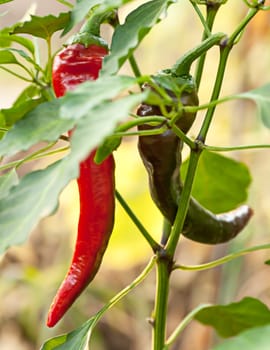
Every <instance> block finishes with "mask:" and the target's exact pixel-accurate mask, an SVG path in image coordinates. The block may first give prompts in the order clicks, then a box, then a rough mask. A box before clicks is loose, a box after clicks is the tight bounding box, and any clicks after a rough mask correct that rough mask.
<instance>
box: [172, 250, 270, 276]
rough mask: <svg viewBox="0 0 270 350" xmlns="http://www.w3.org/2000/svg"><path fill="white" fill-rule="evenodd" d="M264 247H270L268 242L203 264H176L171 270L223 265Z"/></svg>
mask: <svg viewBox="0 0 270 350" xmlns="http://www.w3.org/2000/svg"><path fill="white" fill-rule="evenodd" d="M265 249H270V244H262V245H257V246H254V247H251V248H246V249H242V250H239V251H237V252H234V253H231V254H228V255H226V256H224V257H222V258H219V259H216V260H213V261H210V262H209V263H205V264H200V265H180V264H176V265H175V266H174V267H173V270H186V271H202V270H207V269H212V268H213V267H217V266H219V265H223V264H225V263H227V262H229V261H231V260H234V259H236V258H239V257H241V256H243V255H246V254H249V253H251V252H255V251H257V250H265Z"/></svg>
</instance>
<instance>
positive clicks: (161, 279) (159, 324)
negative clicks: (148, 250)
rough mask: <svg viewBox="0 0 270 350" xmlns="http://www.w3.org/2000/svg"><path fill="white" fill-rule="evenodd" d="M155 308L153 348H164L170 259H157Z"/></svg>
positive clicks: (158, 349) (159, 349) (157, 349)
mask: <svg viewBox="0 0 270 350" xmlns="http://www.w3.org/2000/svg"><path fill="white" fill-rule="evenodd" d="M156 271H157V272H156V273H157V282H156V298H155V309H154V313H153V335H152V337H153V342H152V350H162V349H163V348H164V344H165V340H166V319H167V305H168V294H169V278H170V271H171V269H170V261H169V260H167V259H164V258H162V257H159V258H158V259H157V270H156Z"/></svg>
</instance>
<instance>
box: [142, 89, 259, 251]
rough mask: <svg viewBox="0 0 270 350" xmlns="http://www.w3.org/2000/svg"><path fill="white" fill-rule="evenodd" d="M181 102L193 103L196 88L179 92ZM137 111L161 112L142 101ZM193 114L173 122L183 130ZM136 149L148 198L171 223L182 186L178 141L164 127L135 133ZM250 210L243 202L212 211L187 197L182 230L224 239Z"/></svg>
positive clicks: (194, 236)
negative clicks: (145, 175) (160, 130)
mask: <svg viewBox="0 0 270 350" xmlns="http://www.w3.org/2000/svg"><path fill="white" fill-rule="evenodd" d="M182 104H183V105H184V106H194V105H197V104H198V99H197V97H196V92H195V91H193V92H192V93H188V94H183V95H182ZM137 114H138V116H141V117H145V116H151V115H162V113H161V110H160V109H159V107H158V106H153V105H148V104H145V103H144V104H142V105H141V106H140V107H139V108H138V110H137ZM194 118H195V115H193V114H190V113H186V114H183V115H182V116H181V118H180V119H179V120H178V121H177V122H176V125H177V126H178V127H179V128H180V129H181V130H182V131H183V132H184V133H186V132H187V131H188V130H189V128H190V127H191V125H192V123H193V121H194ZM157 127H158V126H156V127H153V126H150V125H147V124H144V125H140V126H138V130H150V129H154V128H157ZM138 149H139V153H140V156H141V158H142V161H143V163H144V165H145V168H146V170H147V173H148V178H149V186H150V192H151V196H152V199H153V201H154V203H155V204H156V206H157V207H158V208H159V210H160V211H161V213H162V214H163V216H164V217H165V218H166V219H167V220H168V221H169V222H170V223H171V224H172V225H173V223H174V220H175V216H176V213H177V208H178V205H177V203H179V199H181V192H182V188H183V185H182V182H181V178H180V166H181V162H182V158H181V151H182V141H181V140H180V139H179V138H178V137H177V136H176V135H175V133H174V132H173V131H172V130H170V129H168V130H167V131H165V132H164V133H162V134H159V135H151V136H149V135H148V136H139V140H138ZM252 214H253V211H252V209H251V208H249V207H248V206H246V205H243V206H241V207H239V208H237V209H235V210H233V211H230V212H227V213H223V214H218V215H215V214H213V213H212V212H210V211H209V210H207V209H206V208H204V207H203V206H202V205H200V204H199V203H198V202H197V201H196V200H195V199H193V198H191V199H190V203H189V208H188V212H187V216H186V219H185V223H184V228H183V232H182V233H183V235H184V236H185V237H186V238H189V239H191V240H193V241H196V242H200V243H205V244H218V243H224V242H227V241H229V240H230V239H232V238H234V237H235V236H236V235H237V234H238V233H239V232H240V231H241V230H242V229H243V228H244V227H245V226H246V224H247V223H248V221H249V219H250V218H251V216H252Z"/></svg>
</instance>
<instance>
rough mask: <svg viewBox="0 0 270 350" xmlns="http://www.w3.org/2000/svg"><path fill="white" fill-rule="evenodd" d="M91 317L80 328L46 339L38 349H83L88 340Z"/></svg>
mask: <svg viewBox="0 0 270 350" xmlns="http://www.w3.org/2000/svg"><path fill="white" fill-rule="evenodd" d="M92 322H93V319H90V320H89V321H87V322H86V323H84V324H83V325H82V326H81V327H80V328H78V329H76V330H74V331H72V332H70V333H67V334H63V335H60V336H58V337H55V338H52V339H49V340H48V341H46V342H45V343H44V344H43V346H42V347H41V349H40V350H54V349H55V350H84V349H85V346H86V343H87V341H88V337H89V332H90V327H91V325H92Z"/></svg>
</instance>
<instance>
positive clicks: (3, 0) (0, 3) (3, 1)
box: [0, 0, 13, 5]
mask: <svg viewBox="0 0 270 350" xmlns="http://www.w3.org/2000/svg"><path fill="white" fill-rule="evenodd" d="M11 1H13V0H0V5H2V4H5V3H6V2H11Z"/></svg>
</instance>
